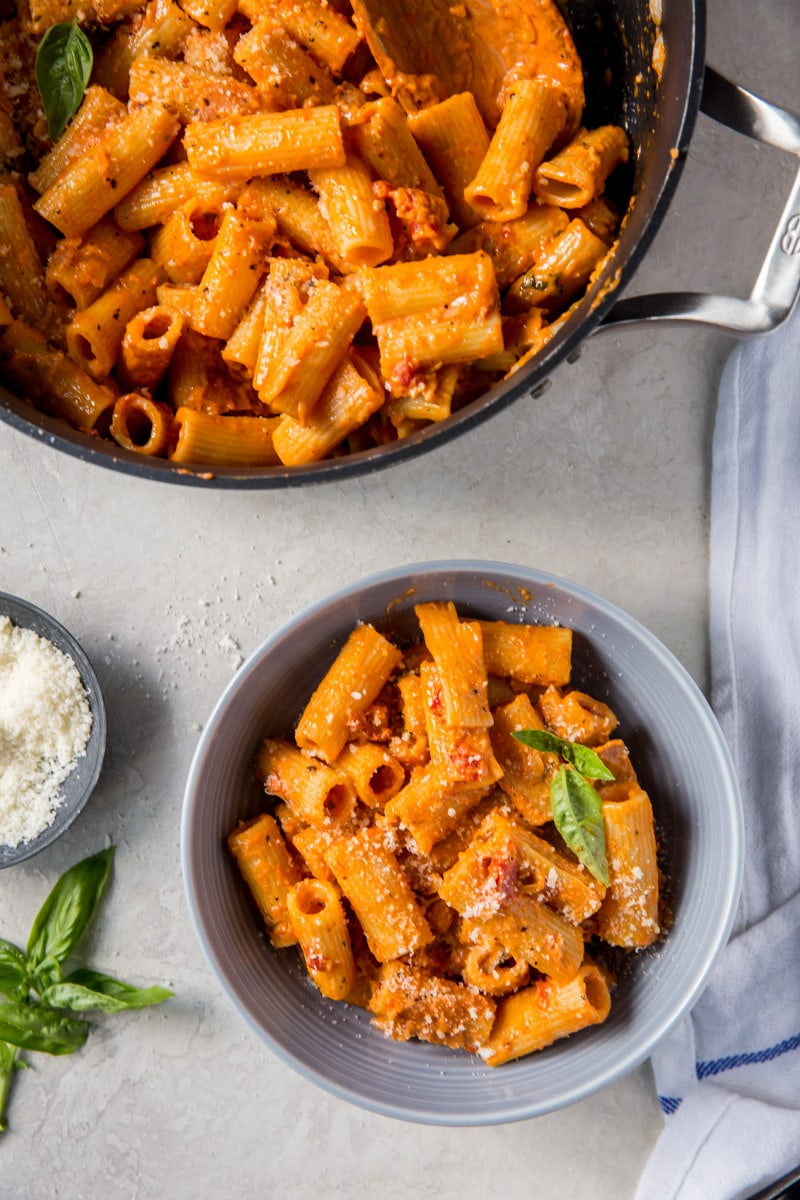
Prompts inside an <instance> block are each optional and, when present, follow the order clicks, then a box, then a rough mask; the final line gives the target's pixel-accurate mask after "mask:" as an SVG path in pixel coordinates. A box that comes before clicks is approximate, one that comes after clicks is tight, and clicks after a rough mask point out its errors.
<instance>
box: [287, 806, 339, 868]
mask: <svg viewBox="0 0 800 1200" xmlns="http://www.w3.org/2000/svg"><path fill="white" fill-rule="evenodd" d="M282 807H283V808H285V809H287V810H288V811H289V812H291V809H289V808H288V805H283V806H282ZM276 813H277V810H276ZM281 827H282V829H283V831H284V833H285V834H286V836H287V837H288V838H289V841H290V842H291V843H292V845H293V846H294V848H295V850H296V851H297V853H298V854H299V855H300V857H301V858H302V860H303V862H304V863H305V864H306V866H307V867H308V869H309V871H310V872H311V874H312V875H313V876H314V878H315V879H323V880H325V881H326V882H327V883H335V882H336V876H335V875H334V873H333V871H332V870H331V869H330V867H329V866H328V864H327V862H326V861H325V855H326V854H327V852H328V850H329V849H330V848H331V846H332V844H333V839H334V838H335V837H337V836H338V835H337V834H336V833H329V832H327V831H326V830H322V829H317V828H315V827H314V826H313V825H303V826H301V828H299V829H294V828H292V830H291V832H289V831H288V826H287V822H286V821H285V820H281Z"/></svg>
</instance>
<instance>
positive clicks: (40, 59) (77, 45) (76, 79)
mask: <svg viewBox="0 0 800 1200" xmlns="http://www.w3.org/2000/svg"><path fill="white" fill-rule="evenodd" d="M92 61H93V55H92V47H91V43H90V42H89V39H88V38H87V36H86V34H85V33H84V32H83V30H82V29H81V28H80V26H79V25H78V23H77V21H63V22H61V23H60V24H58V25H51V26H50V28H49V29H48V30H47V32H46V33H45V35H44V37H43V38H42V40H41V41H40V42H39V46H38V48H37V50H36V67H35V69H36V84H37V86H38V88H39V95H40V96H41V98H42V107H43V108H44V115H45V117H46V118H47V128H48V130H49V131H50V139H51V141H53V142H55V141H57V140H58V139H59V138H60V137H61V134H62V133H63V132H64V130H65V129H66V127H67V123H68V122H69V121H70V119H71V118H72V117H73V116H74V115H75V113H76V112H77V111H78V108H79V107H80V103H81V100H82V99H83V93H84V92H85V91H86V85H87V84H88V82H89V76H90V75H91V73H92Z"/></svg>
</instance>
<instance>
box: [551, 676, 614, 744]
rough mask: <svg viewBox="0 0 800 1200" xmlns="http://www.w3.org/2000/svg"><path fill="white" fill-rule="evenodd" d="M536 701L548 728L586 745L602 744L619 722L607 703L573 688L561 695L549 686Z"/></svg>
mask: <svg viewBox="0 0 800 1200" xmlns="http://www.w3.org/2000/svg"><path fill="white" fill-rule="evenodd" d="M538 704H539V711H540V713H541V714H542V716H543V718H544V720H545V724H546V725H547V727H548V729H551V730H552V731H553V733H555V734H557V735H558V737H562V738H566V739H567V741H569V742H583V744H584V745H585V746H602V744H603V742H607V741H608V739H609V738H610V737H611V734H612V733H613V732H614V730H615V729H616V727H617V725H618V724H619V722H618V721H617V718H616V716H615V715H614V713H613V712H612V711H611V709H610V708H609V707H608V705H607V704H603V702H602V700H596V699H595V698H594V696H587V694H586V693H585V692H577V691H572V692H567V693H566V694H565V695H563V696H562V694H561V692H559V690H558V688H555V687H553V686H550V687H548V688H547V690H546V691H544V692H542V694H541V696H540V697H539V701H538Z"/></svg>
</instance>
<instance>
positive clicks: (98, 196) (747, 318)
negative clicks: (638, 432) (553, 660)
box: [0, 0, 800, 487]
mask: <svg viewBox="0 0 800 1200" xmlns="http://www.w3.org/2000/svg"><path fill="white" fill-rule="evenodd" d="M12 7H13V6H12ZM663 7H664V10H663V12H661V8H662V6H661V5H660V4H659V5H656V4H652V5H643V4H640V3H635V2H634V0H602V2H601V3H595V4H592V5H586V4H585V3H584V2H583V0H572V2H570V0H567V2H566V3H565V4H562V5H561V6H559V5H557V4H556V3H555V0H493V3H492V4H491V5H489V4H486V3H484V0H475V2H473V0H468V2H467V3H466V4H461V5H450V4H448V3H445V2H444V0H426V2H425V3H424V4H421V5H417V6H416V8H415V20H414V22H409V21H408V20H407V14H406V8H405V5H402V4H398V3H395V2H393V0H356V2H355V3H354V4H353V6H352V12H351V13H345V12H344V11H342V9H340V7H339V6H329V5H327V4H325V3H323V2H322V0H303V2H302V3H301V4H295V5H288V6H287V5H281V4H279V3H278V2H277V0H263V2H262V0H258V2H256V0H238V3H237V0H215V3H214V5H213V12H212V11H211V10H210V9H208V8H207V7H205V6H203V5H201V4H199V3H198V2H197V0H190V2H189V3H188V4H187V5H178V4H176V3H175V0H163V3H162V4H159V3H157V2H156V0H125V2H124V3H123V2H122V0H91V2H90V3H87V4H86V5H83V6H82V7H81V18H80V19H81V23H80V24H78V23H77V22H76V21H75V20H73V18H74V15H75V13H74V8H73V6H72V4H71V0H48V3H47V4H44V5H40V4H35V3H33V0H17V4H16V9H17V11H16V14H15V15H14V16H13V17H11V18H9V19H6V20H2V21H0V127H1V128H2V130H3V137H2V140H1V141H0V157H1V158H3V159H4V160H5V161H6V166H7V174H6V176H5V177H4V180H3V181H2V182H0V247H2V248H3V249H4V253H3V254H2V255H0V365H1V367H2V372H1V373H2V382H3V384H4V385H5V386H0V418H2V419H4V420H5V421H7V422H8V423H10V424H11V425H12V426H14V427H15V428H17V429H19V430H21V431H23V432H26V433H29V434H32V435H34V436H36V437H38V438H40V439H42V440H46V441H47V442H49V443H50V444H51V445H53V446H55V447H56V448H58V449H61V450H66V451H68V452H70V453H72V454H76V455H78V456H79V457H81V458H85V459H88V460H90V461H92V462H96V463H98V464H100V465H105V466H110V467H114V468H115V469H117V470H123V471H126V472H131V473H135V474H138V475H141V476H144V477H145V478H153V479H157V480H167V481H172V482H180V483H193V484H196V485H198V486H223V487H225V486H227V487H283V486H286V485H288V484H294V483H308V482H311V481H314V480H330V479H333V478H343V477H346V476H348V475H351V474H354V473H363V472H366V471H371V470H374V469H376V468H378V467H382V466H386V465H389V464H390V463H393V462H396V461H398V460H400V459H405V458H407V457H409V456H411V455H415V454H418V453H420V452H421V451H423V450H427V449H430V448H432V447H434V446H436V445H438V444H439V443H441V442H442V441H443V440H445V439H447V438H449V437H450V436H452V435H453V434H454V433H460V432H464V431H466V430H469V429H471V428H473V427H474V426H475V425H476V424H478V423H479V422H481V421H483V420H484V419H485V418H486V417H488V416H490V415H491V414H492V413H494V412H496V411H498V410H499V409H501V408H502V407H504V406H505V405H507V404H509V403H511V402H512V401H513V400H514V399H516V398H517V397H520V396H523V395H528V394H529V393H530V392H531V391H533V390H535V389H537V388H539V387H541V386H543V385H544V384H545V383H546V381H547V379H548V377H549V374H550V372H551V371H552V370H553V369H554V367H555V366H556V365H557V364H558V363H560V362H561V361H563V360H564V359H567V358H568V357H570V356H571V354H572V353H573V352H574V351H575V350H576V348H577V347H578V346H579V344H580V343H581V342H583V341H584V340H585V339H586V338H587V337H588V335H589V334H590V333H591V332H592V331H593V330H594V329H596V328H597V327H598V326H599V324H600V323H601V322H602V321H612V320H613V321H631V320H644V319H648V320H649V319H654V318H656V317H677V318H680V319H683V320H687V319H694V320H697V321H708V322H710V323H712V324H714V325H715V326H716V327H720V326H721V327H724V328H728V329H730V330H731V331H732V332H751V333H752V332H758V331H759V330H761V329H764V328H768V327H771V326H772V325H774V324H776V323H777V322H778V321H779V320H780V319H782V317H783V316H784V315H785V314H787V313H788V311H789V309H790V308H791V302H792V300H793V298H794V294H795V292H796V289H797V286H798V285H800V271H798V272H794V270H793V269H790V268H789V266H788V265H787V262H786V259H785V255H784V256H783V258H781V253H780V252H779V250H774V251H771V252H770V259H769V261H768V262H767V263H765V266H764V269H763V271H762V276H761V277H762V279H763V280H764V281H766V283H765V284H764V285H763V286H761V288H760V293H759V295H762V294H763V295H768V298H769V304H768V305H767V304H765V303H760V302H756V301H755V300H753V302H752V303H748V302H745V301H743V300H726V299H722V298H705V299H703V298H700V299H698V297H696V296H695V297H691V296H687V295H678V296H673V297H664V296H661V297H650V298H647V299H646V300H642V301H641V302H639V303H633V302H631V303H628V302H627V301H625V302H623V304H622V307H619V306H617V304H616V297H617V295H618V293H619V290H620V289H621V288H623V287H624V286H625V285H626V283H627V282H628V281H629V279H630V278H631V276H632V274H633V272H634V270H635V268H636V266H637V264H638V262H639V261H640V259H641V257H642V255H643V254H644V252H645V250H646V249H647V246H648V244H649V243H650V241H651V240H652V237H653V236H654V234H655V232H656V230H657V228H658V225H659V223H660V221H661V219H662V217H663V215H664V213H665V211H666V207H667V204H668V202H669V199H670V197H671V195H672V192H673V190H674V187H675V184H676V181H677V178H678V175H679V172H680V168H681V165H682V162H683V159H684V156H685V152H686V151H687V149H688V146H689V139H690V136H691V132H692V128H693V124H694V120H695V117H696V115H697V111H698V108H699V106H700V103H701V84H702V83H703V54H704V41H703V39H704V8H703V3H702V0H673V2H672V3H670V4H669V5H665V6H663ZM162 9H163V11H162ZM562 9H563V13H562ZM452 47H459V48H460V49H459V50H458V51H456V50H454V49H451V48H452ZM12 97H14V100H13V101H12V99H11V98H12ZM703 103H704V105H705V107H706V111H708V112H710V113H711V115H713V116H716V117H717V118H718V119H719V120H724V121H726V122H728V123H731V122H736V123H737V127H738V128H740V129H741V131H742V132H746V133H749V134H750V135H751V136H753V137H766V138H770V137H773V136H775V135H773V134H772V133H770V130H775V129H777V130H780V129H782V128H784V127H786V128H789V122H790V121H791V117H790V116H787V114H781V113H779V112H778V110H775V119H774V121H772V122H769V121H765V119H764V113H765V111H767V109H768V108H769V106H766V105H765V104H764V103H763V102H759V101H756V100H754V98H753V97H751V96H750V95H749V93H745V92H743V91H742V90H741V89H739V88H737V87H736V86H735V85H733V84H729V83H728V82H727V81H724V80H722V79H721V78H720V77H719V76H717V75H716V74H715V73H713V72H710V69H709V71H708V72H707V74H706V79H705V87H704V90H703ZM40 109H43V110H44V114H45V117H46V120H47V128H46V129H45V126H44V123H43V122H42V120H41V116H40ZM775 144H780V145H782V146H784V148H788V149H791V148H793V146H794V143H793V142H792V141H791V138H790V137H789V135H788V134H786V135H783V134H781V135H780V136H778V141H777V142H776V143H775ZM790 211H793V210H790ZM778 240H779V239H778ZM776 244H777V243H776ZM773 275H775V279H776V282H775V286H774V287H773V285H772V282H771V280H772V276H773ZM712 301H713V302H712ZM626 304H628V307H627V308H626V307H625V305H626Z"/></svg>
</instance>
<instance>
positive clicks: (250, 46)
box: [233, 17, 336, 111]
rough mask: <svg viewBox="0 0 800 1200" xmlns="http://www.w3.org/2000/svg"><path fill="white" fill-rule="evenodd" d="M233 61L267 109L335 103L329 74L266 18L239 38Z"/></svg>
mask: <svg viewBox="0 0 800 1200" xmlns="http://www.w3.org/2000/svg"><path fill="white" fill-rule="evenodd" d="M233 57H234V59H235V60H236V62H237V63H238V64H239V66H240V67H243V68H244V70H245V71H247V74H248V75H250V77H251V78H252V79H254V80H255V83H256V87H257V89H258V90H259V92H260V94H261V97H262V99H263V102H264V107H265V108H267V109H270V110H272V111H276V110H277V111H279V110H280V109H285V108H302V107H303V106H304V105H305V104H333V103H334V101H335V99H336V83H335V81H334V79H333V77H332V75H331V74H330V72H329V71H327V70H326V68H325V67H322V66H320V65H319V63H316V62H314V60H313V58H311V56H310V55H309V54H307V53H306V51H305V50H303V48H302V47H301V46H298V44H297V42H296V41H295V40H294V38H292V36H291V35H290V34H289V33H287V32H286V30H285V29H284V28H283V27H282V26H280V25H276V24H275V22H274V20H272V19H271V18H270V17H262V18H261V19H260V20H257V21H256V22H255V24H254V25H253V26H252V28H251V29H249V30H248V31H247V33H245V34H243V35H242V37H240V38H239V40H238V42H237V43H236V46H235V48H234V51H233Z"/></svg>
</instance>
